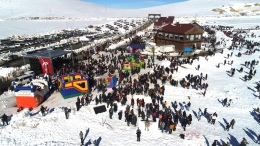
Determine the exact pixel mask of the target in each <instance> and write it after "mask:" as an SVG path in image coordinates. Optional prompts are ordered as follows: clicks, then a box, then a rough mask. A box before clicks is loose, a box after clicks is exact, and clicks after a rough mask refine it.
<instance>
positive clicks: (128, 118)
mask: <svg viewBox="0 0 260 146" xmlns="http://www.w3.org/2000/svg"><path fill="white" fill-rule="evenodd" d="M132 118H133V115H132V114H131V113H130V114H128V117H127V126H129V125H130V122H131V121H132Z"/></svg>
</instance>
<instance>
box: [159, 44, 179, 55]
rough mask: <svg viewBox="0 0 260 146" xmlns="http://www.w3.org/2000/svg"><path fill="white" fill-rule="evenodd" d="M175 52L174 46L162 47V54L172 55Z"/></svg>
mask: <svg viewBox="0 0 260 146" xmlns="http://www.w3.org/2000/svg"><path fill="white" fill-rule="evenodd" d="M174 51H175V46H174V45H165V46H160V52H162V53H172V52H174Z"/></svg>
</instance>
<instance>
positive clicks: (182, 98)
mask: <svg viewBox="0 0 260 146" xmlns="http://www.w3.org/2000/svg"><path fill="white" fill-rule="evenodd" d="M217 37H224V35H223V34H222V33H220V32H219V33H218V35H217ZM226 40H228V38H226ZM228 44H230V43H227V45H228ZM245 51H246V49H245V48H244V49H243V50H242V52H245ZM238 52H239V51H238V50H234V52H233V56H232V57H230V58H229V59H226V58H225V57H226V56H227V54H230V51H229V50H227V49H225V50H224V53H223V54H216V55H215V56H213V57H208V58H209V60H208V61H207V60H206V59H204V57H200V58H199V61H197V60H195V61H194V63H193V65H188V64H185V65H182V67H179V70H178V73H174V74H173V78H174V79H178V80H179V79H181V78H184V77H185V76H186V75H187V74H188V73H191V74H193V75H199V74H200V73H203V74H204V75H205V74H206V73H207V74H208V79H207V80H205V81H203V82H206V83H208V84H209V87H208V90H207V93H206V96H205V97H204V96H203V95H202V92H203V90H195V89H184V88H182V87H180V86H179V87H173V86H170V85H169V83H167V84H166V85H165V88H166V90H165V95H164V99H165V100H166V101H167V102H168V104H169V105H170V104H171V102H174V101H177V102H178V103H183V102H185V103H187V102H188V101H190V102H191V108H190V111H186V112H187V114H192V117H193V121H192V124H191V125H190V126H187V130H186V131H183V129H182V128H181V126H180V124H178V126H177V129H176V131H174V132H173V134H168V133H161V131H160V130H158V128H157V125H158V123H157V122H158V120H157V122H156V123H153V122H152V125H151V126H150V131H145V130H144V122H143V121H140V118H138V124H137V127H140V129H141V130H142V136H141V142H137V141H136V134H135V132H136V129H137V127H134V126H133V125H130V126H129V127H128V126H127V125H126V123H125V122H124V118H123V119H122V120H121V121H119V120H118V118H117V117H118V116H117V113H114V115H113V119H109V118H108V112H105V113H101V114H98V115H95V113H94V111H93V107H95V103H94V102H92V103H91V105H90V106H84V107H82V108H81V109H80V111H79V112H74V110H72V113H71V114H70V118H69V119H68V120H66V118H65V115H64V112H63V111H62V109H61V107H63V106H70V107H72V109H74V107H75V106H74V105H75V101H76V98H71V99H67V100H64V99H63V98H62V97H61V95H60V93H54V94H53V95H52V96H51V97H50V98H49V99H48V100H47V101H46V102H44V103H43V105H44V106H48V107H49V108H50V109H52V108H54V109H53V110H52V112H51V113H49V114H47V115H46V116H45V117H42V116H41V115H40V114H39V113H37V112H38V111H39V108H37V109H34V110H33V111H32V112H31V114H32V116H29V115H28V113H27V112H28V111H27V110H24V111H22V112H20V113H16V112H15V110H16V108H15V107H12V106H15V103H14V102H15V101H14V97H13V96H10V94H12V93H6V95H5V96H2V97H1V99H0V104H1V106H0V107H1V108H2V109H1V111H2V112H5V113H7V114H8V115H10V114H12V118H11V119H12V120H11V122H10V125H9V126H5V127H1V131H0V133H1V139H0V144H1V145H80V139H79V131H83V133H84V134H85V133H86V132H87V131H88V134H87V136H86V138H85V143H87V142H88V141H89V139H91V140H92V141H93V140H95V139H96V140H98V141H100V146H102V145H114V146H120V145H122V144H126V143H127V144H128V145H131V146H132V145H133V146H135V145H144V146H150V145H169V146H172V145H173V143H174V145H182V146H190V145H192V146H193V145H194V146H197V145H198V146H200V145H202V146H204V145H211V144H212V143H213V141H214V140H218V141H219V142H220V143H222V140H223V141H224V142H227V141H230V142H231V144H232V146H238V145H239V143H240V141H241V140H242V138H243V137H245V138H246V139H247V140H248V142H249V145H250V146H254V145H257V144H256V143H255V140H256V135H258V134H260V130H259V122H257V121H256V120H255V117H254V114H253V110H254V109H256V108H257V107H259V106H260V102H258V101H259V98H258V97H256V96H258V93H257V92H256V89H255V88H254V86H255V85H256V84H255V83H256V82H259V79H260V74H259V73H256V75H255V76H254V77H253V79H252V80H250V81H247V82H245V81H242V80H241V79H240V78H243V77H244V75H245V74H247V73H246V72H249V69H248V68H246V67H244V72H242V73H238V72H237V71H236V73H235V75H234V76H233V77H230V76H229V75H228V73H227V71H229V70H230V68H236V69H239V68H240V67H241V64H243V63H244V62H245V61H251V60H253V59H256V60H259V52H256V53H255V54H252V55H242V57H236V56H235V55H236V54H237V53H238ZM224 59H226V60H227V61H231V60H233V62H234V63H233V65H228V64H226V65H222V64H221V65H220V68H216V65H217V64H218V63H223V61H224ZM156 63H158V64H161V65H164V66H168V65H169V62H168V61H162V62H160V61H157V62H156ZM198 64H200V66H201V68H200V70H199V71H198V70H196V69H195V67H196V66H197V65H198ZM255 68H256V69H258V68H259V64H258V65H257V66H256V67H255ZM150 70H151V69H146V70H142V72H141V73H145V72H148V71H150ZM136 77H137V75H134V76H133V77H132V78H136ZM95 94H97V93H94V97H95ZM188 96H189V97H190V99H188ZM226 97H227V98H228V99H232V100H233V102H232V103H231V107H229V108H227V107H223V106H222V104H221V101H222V100H223V99H224V98H226ZM130 98H131V97H130V96H128V99H129V100H128V102H127V103H128V104H130ZM137 98H139V99H140V98H144V99H145V102H146V103H148V102H151V99H150V97H145V96H143V95H134V99H135V100H136V99H137ZM4 105H6V106H7V107H8V108H5V106H4ZM10 106H11V107H10ZM178 107H180V106H178ZM199 108H201V109H202V110H204V108H208V113H210V114H212V113H214V112H216V113H217V114H218V117H217V120H216V124H215V125H211V124H209V123H208V122H207V119H206V118H205V117H202V120H201V121H198V120H197V119H196V114H195V113H197V112H198V109H199ZM120 109H122V110H124V109H125V106H124V107H122V106H121V105H120V104H119V110H120ZM134 112H135V113H137V108H136V107H135V108H134ZM35 113H36V114H35ZM123 117H124V116H123ZM232 119H235V120H236V123H235V126H234V129H230V131H229V132H227V131H224V126H225V125H226V124H225V123H226V122H230V121H231V120H232ZM102 121H105V124H104V125H103V124H102V123H103V122H102ZM179 134H185V135H186V139H185V140H183V139H180V138H179Z"/></svg>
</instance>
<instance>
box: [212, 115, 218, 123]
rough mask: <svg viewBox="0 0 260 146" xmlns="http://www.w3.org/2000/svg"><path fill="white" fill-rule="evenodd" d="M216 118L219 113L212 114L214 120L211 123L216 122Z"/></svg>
mask: <svg viewBox="0 0 260 146" xmlns="http://www.w3.org/2000/svg"><path fill="white" fill-rule="evenodd" d="M216 119H217V113H214V114H213V116H212V122H211V124H213V125H214V124H215V121H216Z"/></svg>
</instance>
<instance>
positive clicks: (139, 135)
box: [136, 127, 141, 142]
mask: <svg viewBox="0 0 260 146" xmlns="http://www.w3.org/2000/svg"><path fill="white" fill-rule="evenodd" d="M136 136H137V141H139V142H140V137H141V130H140V129H139V127H138V129H137V130H136Z"/></svg>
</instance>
